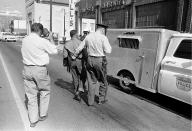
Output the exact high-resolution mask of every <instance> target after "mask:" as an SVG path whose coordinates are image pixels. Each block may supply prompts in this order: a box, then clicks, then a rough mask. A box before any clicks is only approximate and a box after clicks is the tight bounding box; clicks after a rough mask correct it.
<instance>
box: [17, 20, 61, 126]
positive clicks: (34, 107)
mask: <svg viewBox="0 0 192 131" xmlns="http://www.w3.org/2000/svg"><path fill="white" fill-rule="evenodd" d="M42 33H43V25H42V24H40V23H34V24H32V26H31V34H29V35H28V36H27V37H25V38H24V39H23V41H22V48H21V53H22V57H23V63H24V70H23V79H24V88H25V94H26V97H27V99H28V103H27V108H28V116H29V120H30V123H31V124H30V127H35V126H36V124H37V123H38V122H39V121H43V120H45V119H46V118H47V116H48V106H49V101H50V88H51V87H50V77H49V74H48V71H47V66H46V65H47V64H49V55H48V54H57V53H58V51H57V46H56V45H54V41H53V37H52V35H51V34H50V36H49V40H47V39H44V38H41V37H40V36H41V35H42ZM38 94H39V97H38ZM38 98H39V100H38ZM38 102H39V103H38Z"/></svg>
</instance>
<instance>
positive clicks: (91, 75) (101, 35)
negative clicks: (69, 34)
mask: <svg viewBox="0 0 192 131" xmlns="http://www.w3.org/2000/svg"><path fill="white" fill-rule="evenodd" d="M106 28H107V26H105V25H102V24H97V29H96V32H94V33H90V34H88V35H87V36H86V37H85V39H84V40H83V42H82V43H81V44H80V45H79V47H78V48H77V49H76V52H75V54H78V53H79V52H80V51H81V50H82V49H83V48H84V47H86V49H87V54H88V60H87V64H86V68H87V79H88V105H90V106H91V105H93V104H94V101H95V99H94V98H95V89H96V88H97V87H98V86H99V89H100V88H101V87H100V85H98V82H101V83H102V84H101V85H104V86H103V87H104V88H105V89H104V90H105V92H104V91H101V92H100V94H99V95H102V96H103V97H104V98H103V100H102V101H103V102H105V99H106V93H107V92H106V91H107V80H106V69H105V67H104V60H105V58H106V56H105V55H106V53H111V50H112V49H111V45H110V43H109V40H108V38H107V37H106V36H105V33H106ZM99 102H101V101H99ZM101 103H102V102H101Z"/></svg>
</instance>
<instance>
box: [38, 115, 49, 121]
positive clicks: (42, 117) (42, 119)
mask: <svg viewBox="0 0 192 131" xmlns="http://www.w3.org/2000/svg"><path fill="white" fill-rule="evenodd" d="M47 117H48V115H46V116H41V117H39V121H44V120H46V119H47Z"/></svg>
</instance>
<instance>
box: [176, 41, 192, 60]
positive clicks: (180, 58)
mask: <svg viewBox="0 0 192 131" xmlns="http://www.w3.org/2000/svg"><path fill="white" fill-rule="evenodd" d="M183 41H191V43H192V39H183V40H181V41H180V42H179V44H178V46H177V48H176V49H175V51H174V53H173V57H175V58H179V59H186V60H192V56H191V58H183V57H178V56H175V54H176V52H177V51H178V49H179V48H180V46H181V44H182V42H183ZM191 46H192V44H191ZM191 55H192V51H191Z"/></svg>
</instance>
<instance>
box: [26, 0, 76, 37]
mask: <svg viewBox="0 0 192 131" xmlns="http://www.w3.org/2000/svg"><path fill="white" fill-rule="evenodd" d="M70 1H71V0H70ZM25 2H26V21H27V30H28V33H29V32H30V27H31V24H33V23H34V22H38V23H41V24H43V26H44V27H45V28H47V29H48V30H52V32H53V33H54V34H56V35H57V37H58V39H59V40H62V39H63V37H66V38H67V39H70V36H69V32H70V30H71V29H72V28H70V27H71V8H70V5H69V0H52V4H51V5H52V6H50V0H25ZM50 7H52V8H50ZM50 9H52V11H50ZM51 13H52V15H50V14H51ZM74 23H75V22H74ZM74 28H75V27H74Z"/></svg>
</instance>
